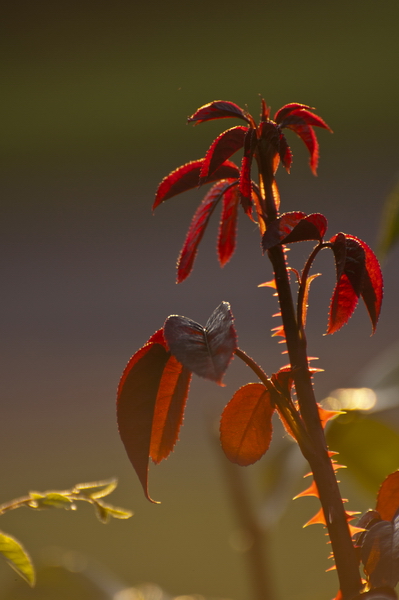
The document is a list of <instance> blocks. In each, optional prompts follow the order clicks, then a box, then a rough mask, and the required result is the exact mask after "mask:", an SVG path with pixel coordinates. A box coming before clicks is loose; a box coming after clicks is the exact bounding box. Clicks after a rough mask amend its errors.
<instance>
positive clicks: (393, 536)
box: [360, 516, 399, 588]
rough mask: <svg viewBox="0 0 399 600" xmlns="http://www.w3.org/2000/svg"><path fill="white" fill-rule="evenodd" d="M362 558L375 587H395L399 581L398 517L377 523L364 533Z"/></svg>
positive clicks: (366, 571) (365, 569)
mask: <svg viewBox="0 0 399 600" xmlns="http://www.w3.org/2000/svg"><path fill="white" fill-rule="evenodd" d="M360 556H361V560H362V563H363V565H364V571H365V573H366V575H368V578H369V580H370V583H371V585H372V586H373V587H382V586H389V587H391V588H393V587H395V585H396V584H397V583H398V581H399V517H398V516H397V517H395V518H394V519H393V520H392V521H389V522H388V521H380V522H378V523H375V524H374V525H373V526H372V527H370V529H368V530H367V531H366V532H365V533H364V536H363V540H362V545H361V550H360Z"/></svg>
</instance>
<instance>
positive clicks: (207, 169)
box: [199, 126, 248, 184]
mask: <svg viewBox="0 0 399 600" xmlns="http://www.w3.org/2000/svg"><path fill="white" fill-rule="evenodd" d="M247 131H248V128H247V127H243V126H238V127H232V128H231V129H227V131H224V132H223V133H221V134H220V135H219V136H218V137H217V138H216V139H215V141H214V142H213V143H212V145H211V147H210V148H209V150H208V151H207V153H206V154H205V157H204V162H203V163H202V167H201V172H200V180H199V183H200V184H202V183H204V182H205V181H206V180H207V178H208V177H209V176H210V175H212V173H214V171H216V169H218V168H219V167H220V165H222V164H223V163H224V162H225V161H226V160H227V159H228V158H230V156H232V155H233V154H234V153H235V152H237V150H239V149H240V148H242V147H243V145H244V138H245V134H246V133H247Z"/></svg>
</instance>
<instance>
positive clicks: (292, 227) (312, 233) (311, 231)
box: [262, 211, 327, 252]
mask: <svg viewBox="0 0 399 600" xmlns="http://www.w3.org/2000/svg"><path fill="white" fill-rule="evenodd" d="M326 229H327V220H326V218H325V217H324V215H321V214H319V213H313V214H311V215H306V214H305V213H303V212H299V211H298V212H289V213H284V214H283V215H281V217H279V218H278V219H276V220H275V221H272V222H271V223H270V225H269V226H268V228H267V230H266V232H265V233H264V235H263V238H262V247H263V251H264V252H266V250H269V249H270V248H273V246H277V245H279V244H289V243H292V242H302V241H306V240H319V241H320V240H322V238H323V236H324V234H325V232H326Z"/></svg>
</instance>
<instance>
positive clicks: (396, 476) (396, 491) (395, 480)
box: [375, 471, 399, 521]
mask: <svg viewBox="0 0 399 600" xmlns="http://www.w3.org/2000/svg"><path fill="white" fill-rule="evenodd" d="M375 508H376V510H377V511H378V512H379V514H380V517H381V519H383V520H384V521H391V520H392V519H393V517H394V516H395V513H396V511H397V510H398V508H399V471H395V472H394V473H391V474H390V475H388V477H387V478H386V479H384V481H383V483H382V485H381V487H380V489H379V491H378V496H377V506H376V507H375Z"/></svg>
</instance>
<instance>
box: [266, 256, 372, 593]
mask: <svg viewBox="0 0 399 600" xmlns="http://www.w3.org/2000/svg"><path fill="white" fill-rule="evenodd" d="M268 254H269V258H270V261H271V263H272V265H273V269H274V276H275V280H276V286H277V293H278V297H279V302H280V308H281V315H282V320H283V325H284V330H285V335H286V342H287V348H288V354H289V357H290V363H291V368H292V374H293V378H294V382H295V390H296V394H297V398H298V404H299V408H300V411H301V416H302V419H303V421H304V423H305V427H306V429H307V433H308V436H309V438H310V439H311V441H312V446H311V449H309V446H308V444H306V447H305V446H303V445H302V444H301V443H300V446H301V450H302V452H303V454H304V456H305V458H306V459H307V460H308V462H309V464H310V467H311V469H312V472H313V476H314V480H315V482H316V485H317V489H318V492H319V497H320V502H321V504H322V507H323V511H324V516H325V520H326V524H327V529H328V533H329V535H330V540H331V545H332V549H333V553H334V558H335V564H336V567H337V573H338V578H339V582H340V588H341V592H342V595H343V598H344V599H345V598H351V597H352V596H354V595H356V594H357V593H359V590H360V588H361V579H360V574H359V567H358V560H357V558H356V555H355V550H354V547H353V543H352V540H351V537H350V532H349V528H348V523H347V518H346V514H345V510H344V506H343V503H342V498H341V494H340V491H339V488H338V483H337V480H336V477H335V472H334V469H333V465H332V463H331V459H330V457H329V456H328V451H327V445H326V441H325V437H324V431H323V428H322V425H321V422H320V418H319V413H318V407H317V403H316V399H315V396H314V391H313V385H312V381H311V374H310V372H309V369H308V358H307V350H306V338H305V335H304V333H303V330H300V329H299V327H298V324H297V321H296V315H295V309H294V303H293V299H292V293H291V287H290V282H289V276H288V272H287V267H286V261H285V256H284V252H283V249H282V248H281V247H280V246H276V247H274V248H272V249H270V250H269V251H268ZM298 441H299V442H300V440H298Z"/></svg>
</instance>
